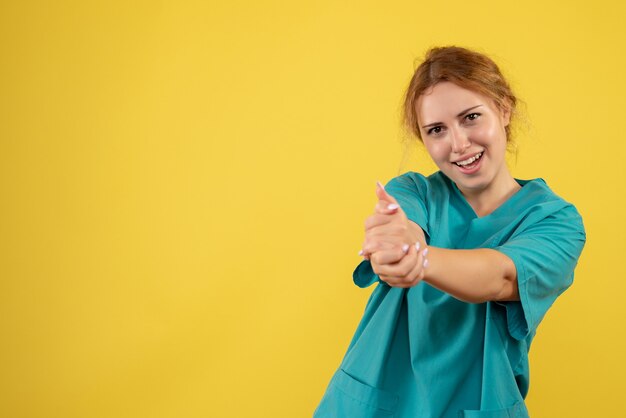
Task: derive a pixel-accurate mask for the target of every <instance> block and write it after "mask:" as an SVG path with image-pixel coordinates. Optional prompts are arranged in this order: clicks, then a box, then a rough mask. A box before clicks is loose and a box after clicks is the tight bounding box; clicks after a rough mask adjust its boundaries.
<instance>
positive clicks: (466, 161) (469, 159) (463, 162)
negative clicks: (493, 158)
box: [455, 152, 483, 165]
mask: <svg viewBox="0 0 626 418" xmlns="http://www.w3.org/2000/svg"><path fill="white" fill-rule="evenodd" d="M482 154H483V153H482V152H479V153H478V154H476V155H474V156H473V157H469V158H468V159H467V160H463V161H457V162H456V163H455V164H456V165H468V164H471V163H473V162H474V161H476V160H477V159H479V158H480V156H481V155H482Z"/></svg>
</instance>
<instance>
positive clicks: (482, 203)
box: [461, 169, 521, 216]
mask: <svg viewBox="0 0 626 418" xmlns="http://www.w3.org/2000/svg"><path fill="white" fill-rule="evenodd" d="M520 188H521V186H520V185H519V184H518V183H517V181H515V179H514V178H513V176H511V174H510V173H509V171H508V169H507V170H505V171H504V172H503V173H502V175H500V176H497V177H496V178H495V179H494V181H492V182H491V184H489V186H487V188H486V189H483V190H461V193H462V194H463V196H465V199H466V200H467V202H468V203H469V205H470V206H471V207H472V209H474V212H476V215H478V216H486V215H489V214H490V213H491V212H493V211H494V210H496V209H497V208H498V207H500V205H502V204H503V203H504V202H506V201H507V200H508V199H509V198H510V197H511V196H513V195H514V194H515V193H516V192H517V191H518V190H519V189H520Z"/></svg>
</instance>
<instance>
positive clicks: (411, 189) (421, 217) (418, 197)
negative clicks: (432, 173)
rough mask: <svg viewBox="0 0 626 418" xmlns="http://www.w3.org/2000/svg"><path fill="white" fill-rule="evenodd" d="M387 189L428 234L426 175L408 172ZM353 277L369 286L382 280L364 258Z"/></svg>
mask: <svg viewBox="0 0 626 418" xmlns="http://www.w3.org/2000/svg"><path fill="white" fill-rule="evenodd" d="M385 190H386V191H387V193H389V194H390V195H391V196H393V197H394V198H395V199H396V200H397V201H398V204H400V207H401V208H402V210H403V211H404V213H405V214H406V217H407V218H408V219H409V220H410V221H413V222H415V223H416V224H418V225H419V226H420V227H421V228H422V230H423V231H424V233H425V234H426V235H428V222H427V219H428V216H427V212H426V190H427V182H426V179H425V177H424V176H422V175H421V174H419V173H414V172H408V173H405V174H402V175H400V176H398V177H395V178H393V179H391V180H390V181H389V182H388V183H387V184H386V185H385ZM352 278H353V280H354V284H356V285H357V286H359V287H368V286H371V285H372V284H374V283H376V282H377V281H379V280H380V278H379V277H378V275H377V274H376V273H375V272H374V270H373V269H372V263H371V262H370V261H369V260H363V261H362V262H361V263H360V264H359V265H358V266H357V267H356V269H355V270H354V272H353V273H352Z"/></svg>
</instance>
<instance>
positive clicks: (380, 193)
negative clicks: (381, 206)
mask: <svg viewBox="0 0 626 418" xmlns="http://www.w3.org/2000/svg"><path fill="white" fill-rule="evenodd" d="M376 196H377V197H378V200H386V201H387V202H390V203H396V204H397V203H398V201H397V200H396V199H395V198H394V197H393V196H391V195H390V194H389V193H387V191H386V190H385V186H383V185H382V184H381V183H380V182H379V181H377V182H376Z"/></svg>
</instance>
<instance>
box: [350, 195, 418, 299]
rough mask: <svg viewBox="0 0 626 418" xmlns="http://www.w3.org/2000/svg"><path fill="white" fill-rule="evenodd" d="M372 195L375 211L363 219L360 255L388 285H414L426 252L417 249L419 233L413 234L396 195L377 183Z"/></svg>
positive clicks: (414, 232)
mask: <svg viewBox="0 0 626 418" xmlns="http://www.w3.org/2000/svg"><path fill="white" fill-rule="evenodd" d="M376 195H377V197H378V202H377V204H376V208H375V213H374V215H372V216H370V217H368V218H367V219H366V221H365V242H364V244H363V249H362V252H361V255H363V257H364V258H366V259H369V260H370V261H371V262H372V268H373V270H374V272H375V273H377V274H378V275H379V277H380V278H381V280H383V281H385V282H387V283H388V284H390V285H392V286H398V287H410V286H414V285H415V284H417V283H418V282H419V281H420V280H421V279H422V278H423V269H424V268H425V265H427V261H425V259H426V253H424V251H419V250H420V246H423V247H425V243H424V242H423V238H424V237H423V234H421V237H420V235H419V234H416V231H415V230H414V229H413V228H411V226H410V224H409V222H410V221H409V220H408V219H407V217H406V215H405V214H404V211H403V210H402V208H400V205H399V204H398V202H397V201H396V199H394V198H393V196H391V195H389V194H388V193H387V192H386V191H385V189H384V187H383V186H382V185H381V184H380V183H379V184H378V187H377V188H376ZM420 241H421V242H420ZM424 250H425V248H424ZM426 251H427V250H426Z"/></svg>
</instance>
